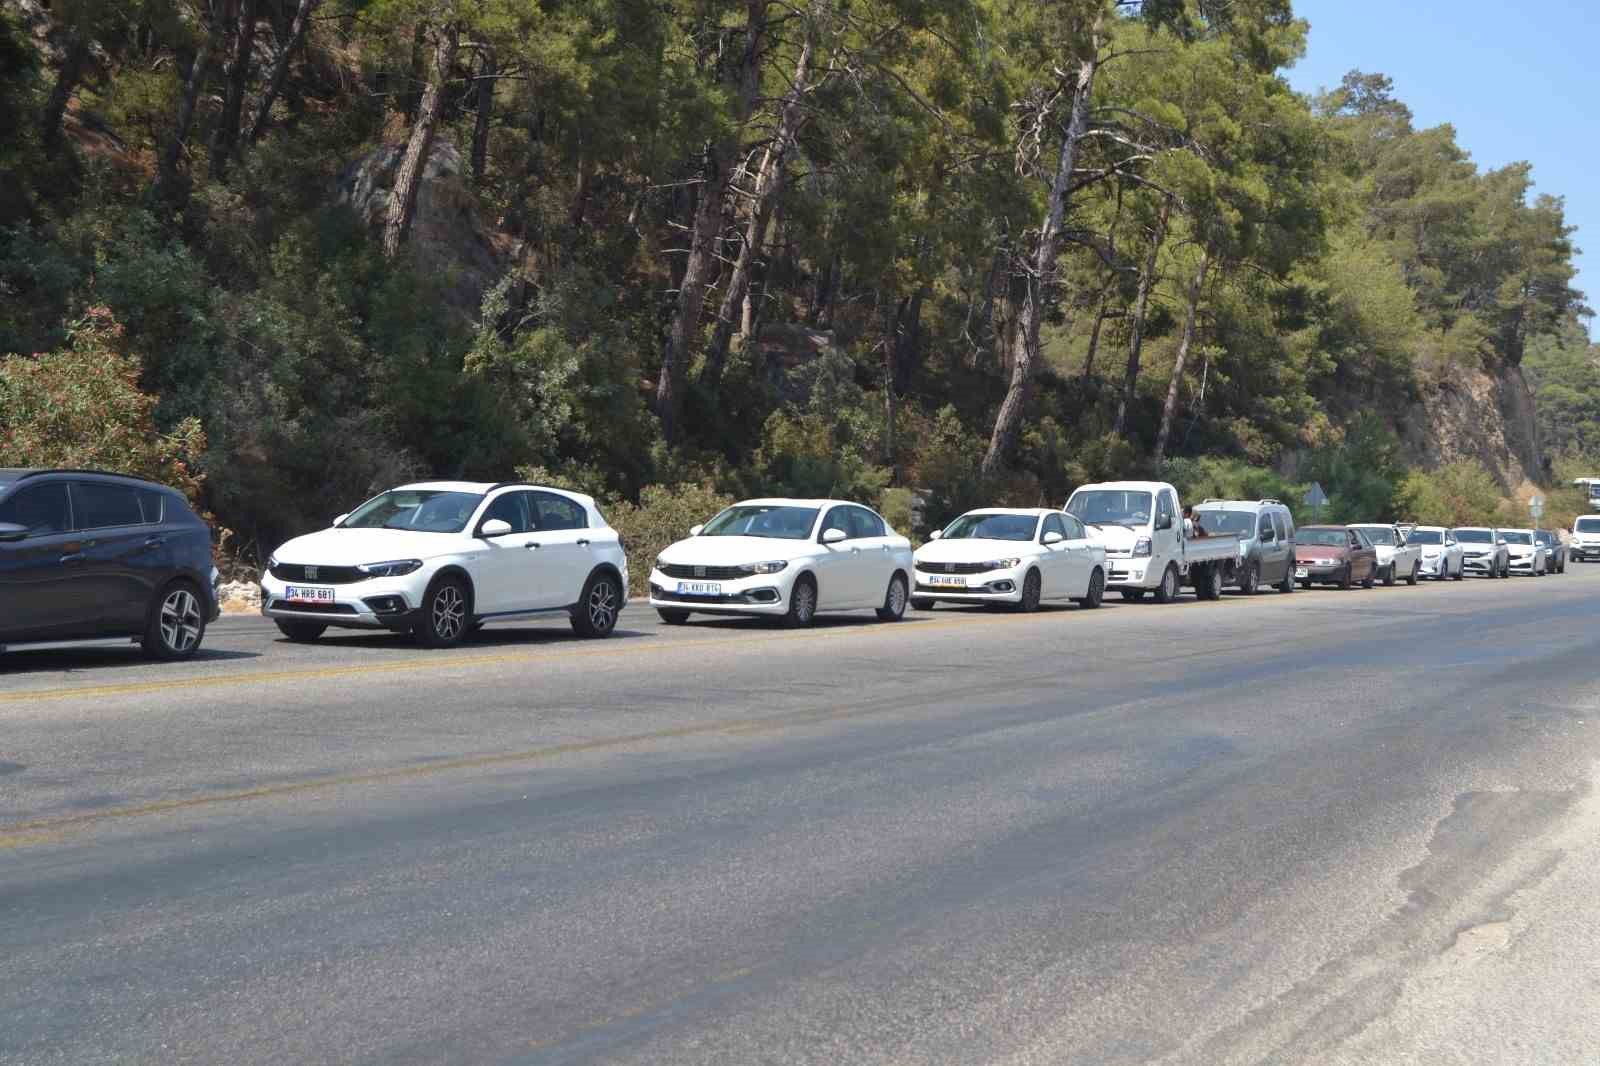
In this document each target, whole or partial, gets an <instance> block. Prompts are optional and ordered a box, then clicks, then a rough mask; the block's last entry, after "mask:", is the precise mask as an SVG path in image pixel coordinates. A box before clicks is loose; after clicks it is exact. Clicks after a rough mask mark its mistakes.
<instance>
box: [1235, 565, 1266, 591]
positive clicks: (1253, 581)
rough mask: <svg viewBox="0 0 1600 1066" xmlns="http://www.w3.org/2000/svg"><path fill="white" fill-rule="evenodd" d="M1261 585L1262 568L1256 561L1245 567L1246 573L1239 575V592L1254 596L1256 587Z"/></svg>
mask: <svg viewBox="0 0 1600 1066" xmlns="http://www.w3.org/2000/svg"><path fill="white" fill-rule="evenodd" d="M1260 585H1261V570H1260V569H1259V568H1258V567H1257V566H1256V564H1255V563H1251V564H1250V565H1249V566H1247V567H1245V568H1244V573H1242V574H1240V575H1239V592H1240V593H1242V594H1243V595H1245V596H1254V595H1255V594H1256V589H1257V588H1259V587H1260Z"/></svg>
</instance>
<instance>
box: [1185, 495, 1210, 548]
mask: <svg viewBox="0 0 1600 1066" xmlns="http://www.w3.org/2000/svg"><path fill="white" fill-rule="evenodd" d="M1183 535H1184V536H1185V537H1187V538H1189V539H1191V540H1192V539H1194V538H1196V537H1203V536H1205V535H1206V527H1205V525H1204V523H1202V522H1201V521H1200V515H1199V514H1197V513H1196V512H1195V509H1194V506H1193V505H1192V504H1187V503H1186V504H1184V505H1183Z"/></svg>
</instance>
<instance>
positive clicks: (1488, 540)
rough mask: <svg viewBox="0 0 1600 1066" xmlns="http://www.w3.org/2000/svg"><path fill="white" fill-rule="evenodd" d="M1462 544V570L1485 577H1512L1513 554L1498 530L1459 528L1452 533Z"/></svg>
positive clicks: (1470, 527) (1472, 527)
mask: <svg viewBox="0 0 1600 1066" xmlns="http://www.w3.org/2000/svg"><path fill="white" fill-rule="evenodd" d="M1450 532H1451V533H1453V534H1454V535H1455V538H1456V540H1458V541H1460V542H1461V569H1462V570H1463V571H1464V572H1465V573H1468V574H1481V575H1482V576H1483V577H1510V576H1511V553H1510V552H1509V551H1507V550H1506V542H1505V538H1504V537H1502V536H1501V535H1500V531H1499V530H1498V529H1490V528H1489V527H1488V526H1459V527H1457V528H1455V529H1453V530H1451V531H1450Z"/></svg>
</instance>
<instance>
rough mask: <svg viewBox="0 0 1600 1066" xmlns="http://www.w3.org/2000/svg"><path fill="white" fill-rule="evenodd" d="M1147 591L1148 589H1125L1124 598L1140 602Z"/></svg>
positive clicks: (1131, 601) (1132, 601) (1130, 601)
mask: <svg viewBox="0 0 1600 1066" xmlns="http://www.w3.org/2000/svg"><path fill="white" fill-rule="evenodd" d="M1146 591H1147V590H1146V589H1123V590H1122V598H1123V599H1125V600H1127V601H1128V602H1129V603H1138V602H1139V601H1140V600H1142V599H1144V594H1145V592H1146Z"/></svg>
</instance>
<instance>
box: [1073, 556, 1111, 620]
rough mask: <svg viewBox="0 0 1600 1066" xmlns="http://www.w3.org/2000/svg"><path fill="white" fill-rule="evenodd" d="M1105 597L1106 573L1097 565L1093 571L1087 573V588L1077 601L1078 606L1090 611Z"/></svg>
mask: <svg viewBox="0 0 1600 1066" xmlns="http://www.w3.org/2000/svg"><path fill="white" fill-rule="evenodd" d="M1105 598H1106V574H1105V571H1104V570H1101V569H1100V568H1099V567H1098V566H1097V567H1095V568H1094V573H1092V574H1090V575H1089V590H1088V592H1087V593H1086V594H1085V595H1084V597H1083V598H1082V599H1080V600H1079V601H1078V606H1079V607H1082V608H1084V609H1085V610H1088V611H1092V610H1094V609H1095V608H1097V607H1099V606H1100V604H1101V603H1103V602H1104V601H1105Z"/></svg>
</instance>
